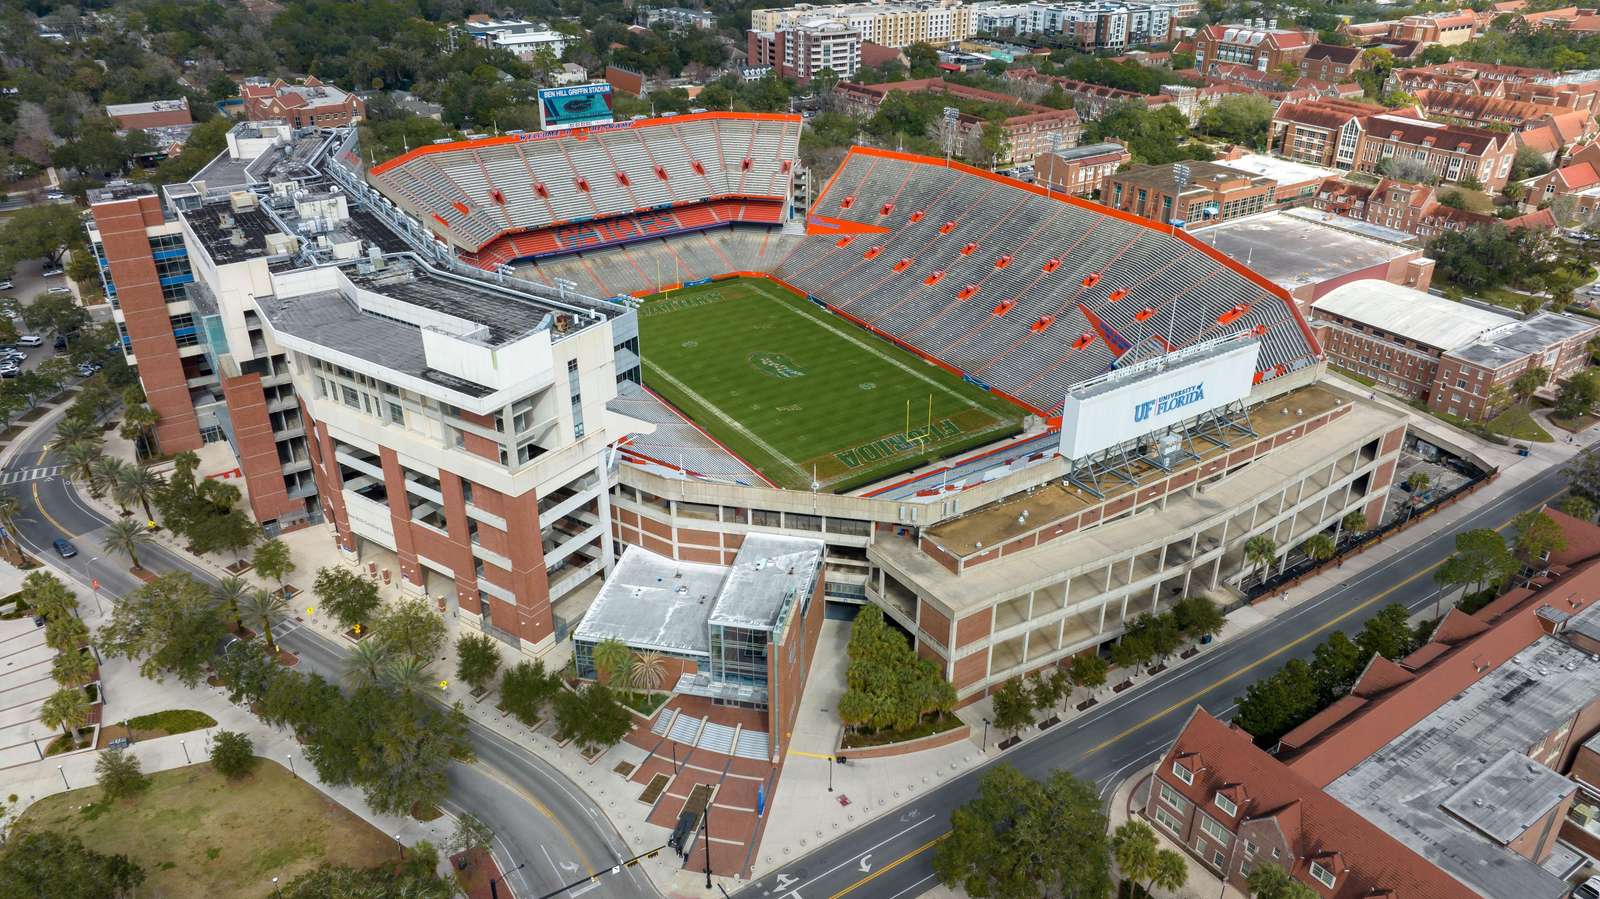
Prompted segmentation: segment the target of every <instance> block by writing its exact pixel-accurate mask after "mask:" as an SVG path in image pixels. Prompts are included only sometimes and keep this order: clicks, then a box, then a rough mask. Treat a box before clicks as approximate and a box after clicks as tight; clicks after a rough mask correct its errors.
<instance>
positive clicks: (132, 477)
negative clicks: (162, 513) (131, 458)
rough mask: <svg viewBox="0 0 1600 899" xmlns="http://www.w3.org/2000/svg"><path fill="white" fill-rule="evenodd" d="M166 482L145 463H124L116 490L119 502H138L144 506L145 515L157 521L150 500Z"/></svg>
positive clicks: (146, 518)
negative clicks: (151, 509)
mask: <svg viewBox="0 0 1600 899" xmlns="http://www.w3.org/2000/svg"><path fill="white" fill-rule="evenodd" d="M165 483H166V482H165V481H163V480H161V476H160V475H158V474H156V473H155V472H153V471H151V470H150V469H149V467H148V466H144V465H124V466H122V471H121V472H120V473H119V474H118V476H117V481H116V486H115V487H114V488H112V489H114V490H115V491H116V494H117V502H119V503H122V504H123V505H124V506H126V505H127V504H128V503H135V502H136V503H138V504H139V505H141V506H143V507H144V517H145V520H147V521H155V520H156V516H155V513H153V512H151V511H150V501H151V500H153V499H155V496H156V492H157V491H158V490H160V489H161V487H162V486H163V485H164V484H165Z"/></svg>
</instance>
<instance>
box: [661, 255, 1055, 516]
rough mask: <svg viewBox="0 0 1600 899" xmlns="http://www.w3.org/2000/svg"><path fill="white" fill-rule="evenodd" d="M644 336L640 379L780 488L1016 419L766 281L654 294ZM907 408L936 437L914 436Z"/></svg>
mask: <svg viewBox="0 0 1600 899" xmlns="http://www.w3.org/2000/svg"><path fill="white" fill-rule="evenodd" d="M639 342H640V345H641V348H642V350H643V355H644V381H645V384H646V385H647V386H648V387H649V388H650V389H651V390H654V391H655V392H656V393H658V394H660V395H661V396H662V397H664V398H665V399H666V400H667V401H668V402H670V403H672V404H673V405H674V406H676V407H678V409H679V410H680V411H682V412H683V413H684V414H685V415H687V416H689V417H690V418H691V419H693V420H694V422H695V423H696V424H698V425H699V426H700V427H702V428H704V429H705V430H706V431H708V432H709V433H710V434H711V435H712V436H713V437H715V438H716V439H717V440H719V441H721V442H722V443H723V444H724V445H726V446H727V447H728V448H730V449H732V450H733V451H734V452H735V453H738V454H739V455H740V456H741V457H742V458H743V459H744V460H745V461H746V462H748V463H750V464H751V465H752V466H754V467H755V468H756V469H757V470H758V471H760V472H761V473H762V474H763V475H765V476H766V477H768V478H769V479H771V480H772V481H773V482H774V483H776V484H778V485H779V486H782V487H788V488H792V489H808V488H809V487H810V484H811V478H812V472H813V470H815V472H816V477H817V480H818V481H819V482H820V483H821V484H822V486H823V488H824V489H826V490H830V491H842V490H849V489H853V488H854V487H858V486H860V485H862V484H867V483H871V482H872V481H875V480H878V479H881V478H885V477H888V476H890V475H893V474H896V473H898V472H902V471H907V470H910V469H912V468H915V467H917V466H918V465H920V464H922V463H923V462H926V461H928V460H930V459H937V458H942V457H945V456H948V455H950V454H952V453H956V452H960V451H962V450H965V449H970V448H971V447H974V446H979V445H982V444H984V443H987V442H990V441H993V440H997V439H1000V438H1002V437H1006V436H1009V435H1011V434H1015V433H1017V432H1018V431H1020V430H1021V428H1022V418H1023V415H1024V413H1023V411H1022V410H1021V409H1019V408H1017V407H1016V406H1014V405H1012V404H1011V403H1009V402H1006V401H1005V400H1003V399H1001V398H1000V397H997V396H995V395H993V394H991V393H988V392H987V391H983V390H979V389H978V388H977V387H974V386H973V385H971V384H969V383H967V382H966V381H963V380H962V379H961V378H960V377H958V376H956V375H953V374H951V373H949V372H947V371H945V370H943V369H941V368H939V367H938V366H936V365H933V364H932V363H930V362H927V361H924V360H922V359H920V358H918V357H917V356H915V355H913V354H911V353H909V352H906V351H905V350H903V349H900V348H899V347H896V346H894V345H893V344H891V343H889V342H888V341H886V340H883V339H882V338H880V337H877V336H875V335H873V334H872V333H870V332H868V331H866V330H864V329H862V328H859V327H857V326H855V325H853V324H851V323H850V322H848V321H846V320H844V319H842V318H839V317H837V316H834V315H830V314H829V313H827V312H826V311H824V310H822V309H820V308H818V307H817V306H816V305H814V304H812V303H808V302H806V301H804V300H800V299H798V298H796V297H794V296H793V295H791V294H789V293H788V292H786V291H785V290H783V288H781V287H778V286H777V285H775V284H772V283H771V282H768V281H763V280H760V279H736V280H731V281H719V282H717V283H715V284H708V285H702V286H699V287H690V288H685V289H683V290H675V291H672V292H671V293H668V294H658V295H656V296H652V297H649V298H647V299H646V300H645V301H644V305H643V306H642V308H641V309H640V310H639ZM930 397H931V399H932V414H931V418H932V422H933V426H932V429H931V432H930V428H929V426H928V422H929V418H930V413H929V400H930ZM908 404H909V410H910V411H909V417H910V434H911V436H912V437H913V438H915V437H919V436H922V435H929V434H930V433H931V436H928V439H926V440H916V439H913V440H909V441H908V440H907V439H906V436H907V414H908V413H907V407H908ZM813 466H814V469H813Z"/></svg>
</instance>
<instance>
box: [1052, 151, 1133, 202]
mask: <svg viewBox="0 0 1600 899" xmlns="http://www.w3.org/2000/svg"><path fill="white" fill-rule="evenodd" d="M1132 158H1133V155H1132V154H1131V153H1129V152H1128V148H1127V147H1125V146H1123V145H1122V144H1119V143H1116V142H1108V143H1099V144H1085V145H1083V146H1079V147H1073V148H1072V149H1070V150H1058V151H1055V152H1051V153H1044V154H1041V155H1040V156H1039V157H1038V158H1037V159H1035V160H1034V161H1033V177H1034V180H1035V181H1036V182H1038V183H1039V184H1043V185H1044V186H1045V187H1047V188H1049V189H1050V190H1053V191H1056V192H1057V193H1066V194H1071V195H1073V196H1075V197H1093V196H1095V195H1096V194H1098V193H1099V192H1100V188H1101V187H1102V186H1103V185H1104V184H1105V180H1106V178H1108V177H1110V176H1111V175H1112V174H1114V173H1115V172H1116V171H1117V169H1119V168H1121V167H1122V166H1124V165H1126V164H1127V163H1128V161H1129V160H1131V159H1132Z"/></svg>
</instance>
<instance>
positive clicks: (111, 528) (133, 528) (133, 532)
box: [100, 518, 153, 570]
mask: <svg viewBox="0 0 1600 899" xmlns="http://www.w3.org/2000/svg"><path fill="white" fill-rule="evenodd" d="M152 541H153V538H152V537H151V536H150V531H149V530H148V529H147V528H146V527H145V525H144V522H142V521H134V520H133V519H131V518H119V519H117V520H116V521H113V522H111V523H110V524H108V525H106V529H105V533H104V534H102V535H101V536H100V545H101V546H103V547H105V549H106V552H112V553H116V554H117V555H120V556H127V557H128V561H129V562H131V563H133V567H134V568H136V569H141V570H142V569H143V568H144V566H143V565H140V564H139V550H141V549H143V548H145V547H146V546H149V545H150V544H151V542H152Z"/></svg>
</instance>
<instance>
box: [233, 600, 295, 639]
mask: <svg viewBox="0 0 1600 899" xmlns="http://www.w3.org/2000/svg"><path fill="white" fill-rule="evenodd" d="M239 613H240V614H241V615H242V616H243V617H244V618H246V619H249V621H250V623H251V624H253V625H256V626H258V627H260V628H261V636H262V637H263V638H264V639H265V640H266V641H267V652H269V653H276V652H277V651H278V641H276V640H274V639H273V638H272V621H273V619H274V618H281V617H283V616H285V615H288V614H289V601H288V600H287V599H284V598H283V594H282V593H279V592H274V591H271V590H260V589H256V590H251V591H250V592H249V593H246V594H245V595H244V599H243V600H242V601H241V602H240V604H239Z"/></svg>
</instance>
